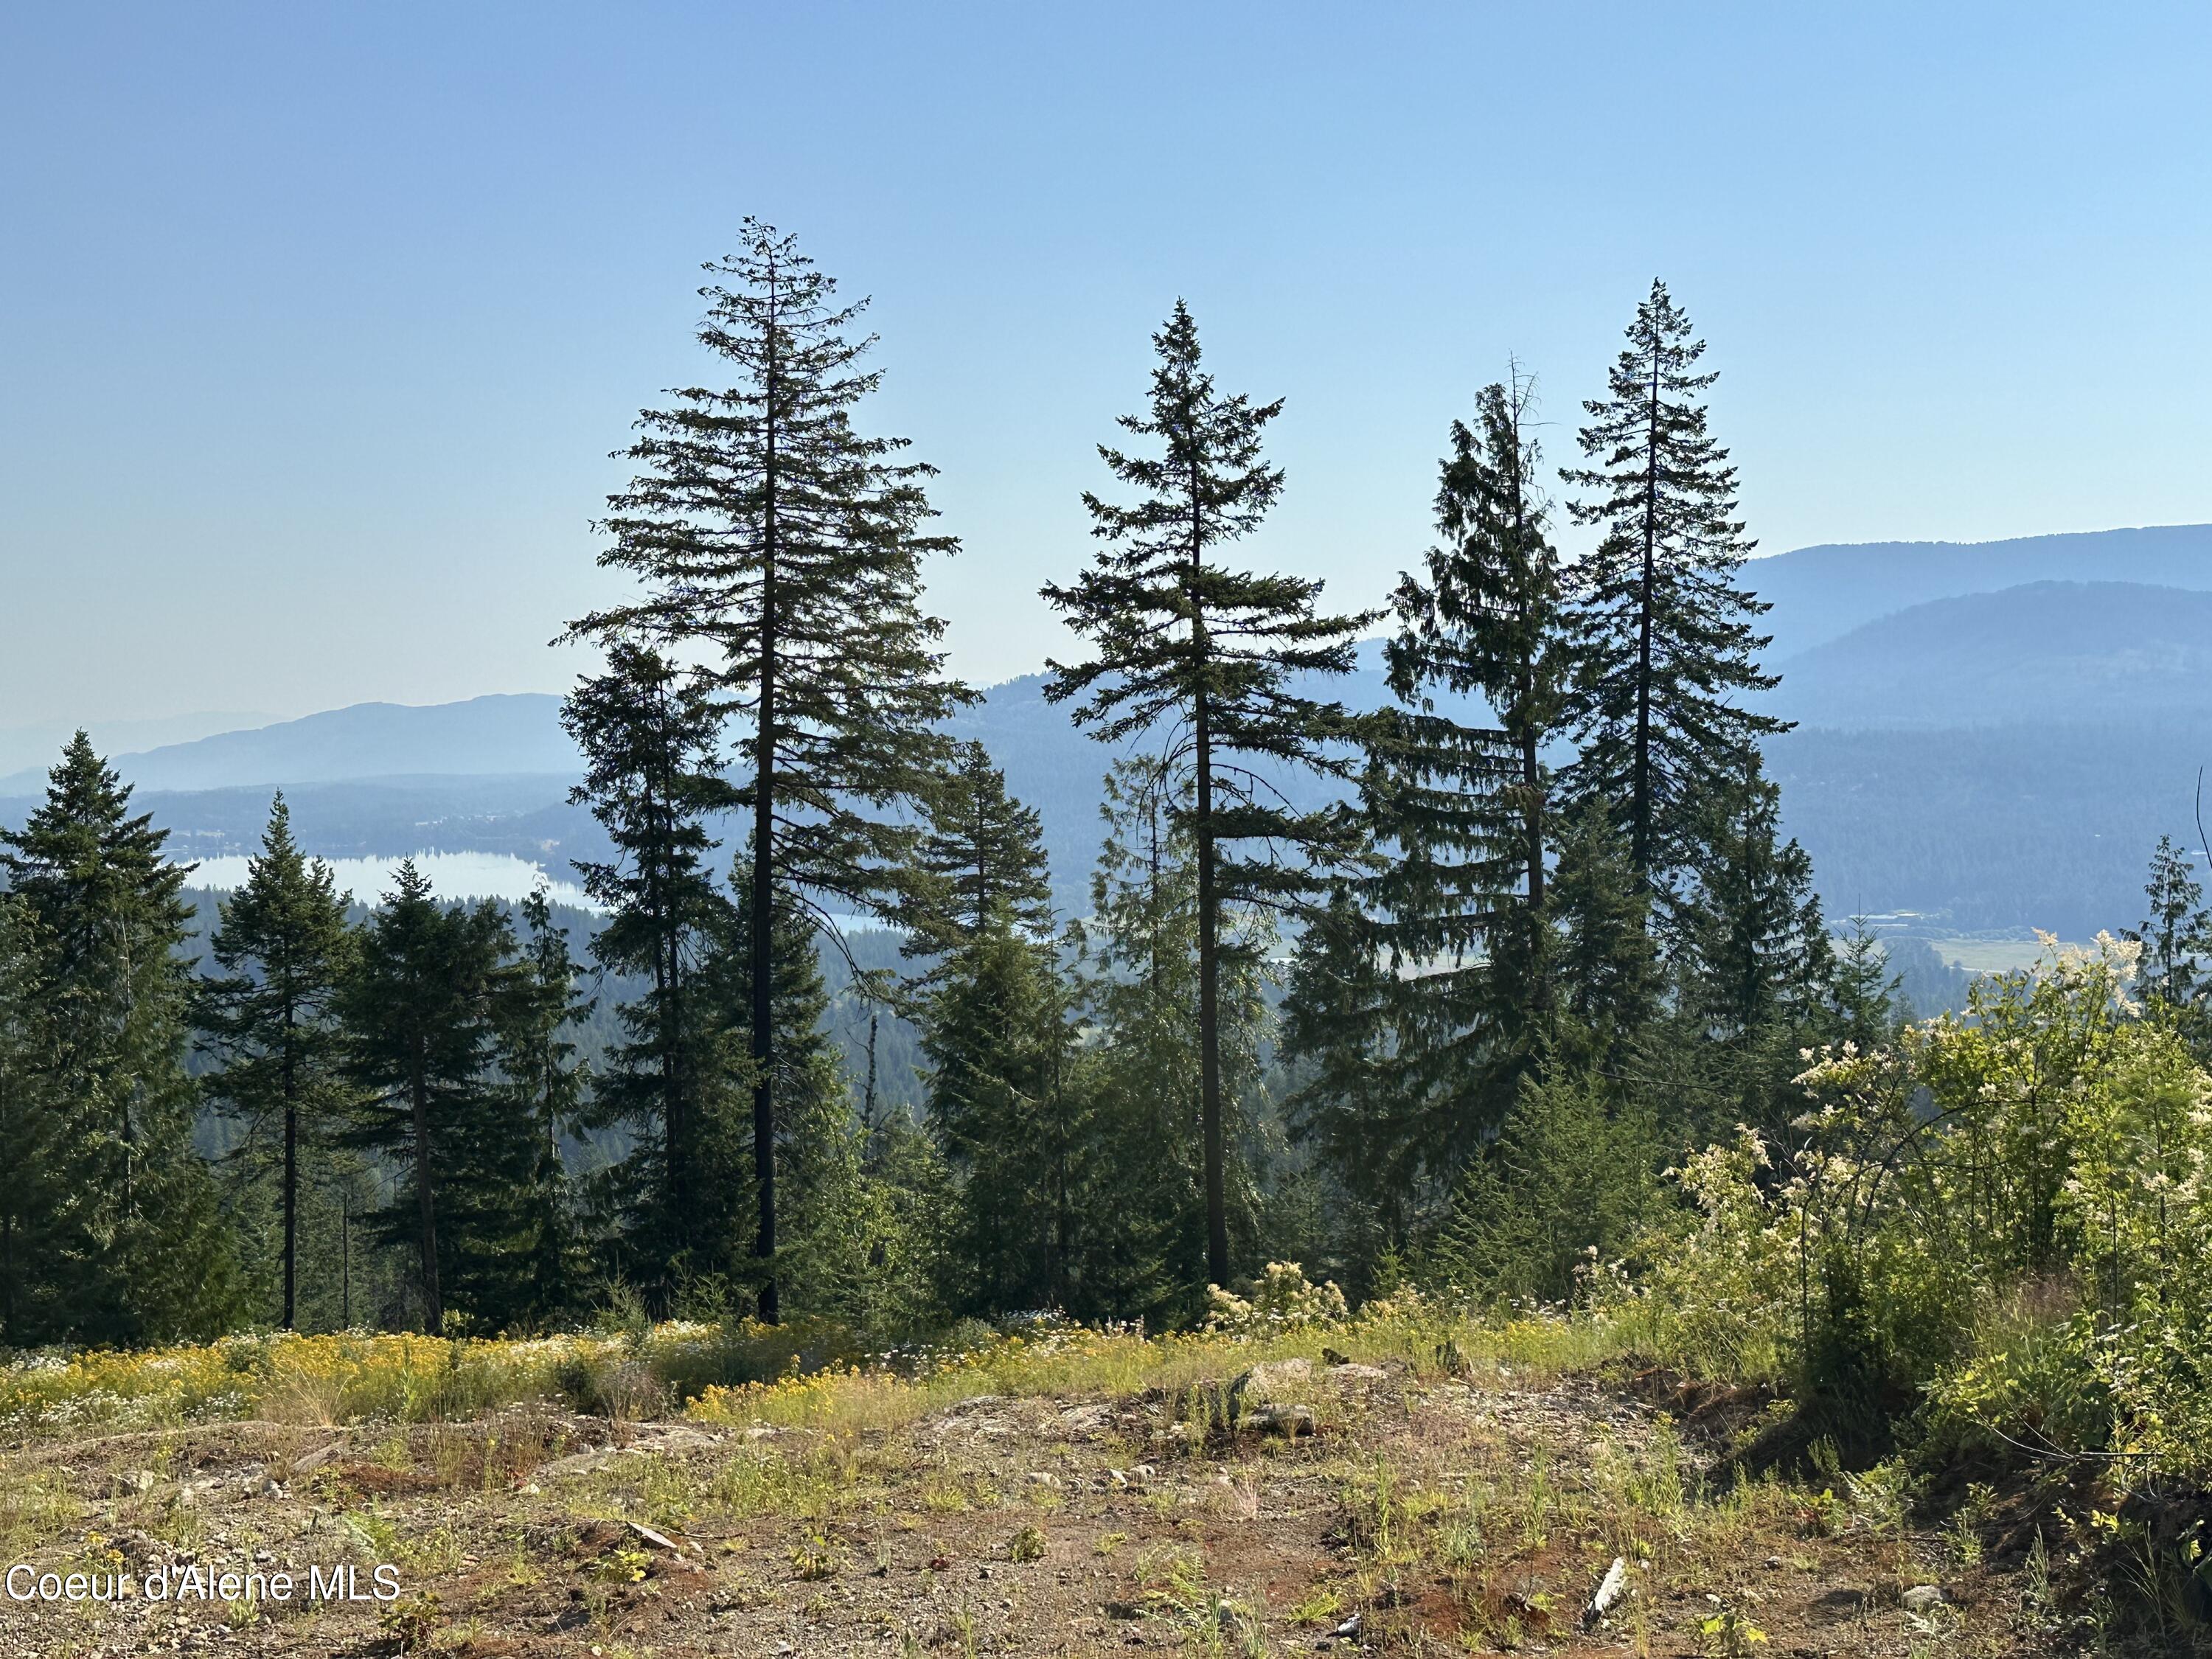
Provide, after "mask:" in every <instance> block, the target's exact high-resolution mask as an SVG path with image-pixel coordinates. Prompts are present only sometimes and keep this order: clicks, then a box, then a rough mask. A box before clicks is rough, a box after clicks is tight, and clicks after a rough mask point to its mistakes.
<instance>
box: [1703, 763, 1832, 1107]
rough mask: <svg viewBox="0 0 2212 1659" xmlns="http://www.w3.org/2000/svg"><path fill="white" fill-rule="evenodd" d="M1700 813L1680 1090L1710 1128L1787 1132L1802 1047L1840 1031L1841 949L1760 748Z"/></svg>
mask: <svg viewBox="0 0 2212 1659" xmlns="http://www.w3.org/2000/svg"><path fill="white" fill-rule="evenodd" d="M1701 817H1702V822H1701V823H1700V825H1699V832H1698V833H1699V845H1700V846H1701V847H1703V848H1704V849H1705V851H1704V853H1703V854H1702V859H1703V862H1702V863H1701V865H1700V867H1699V874H1698V880H1697V883H1696V884H1695V886H1694V887H1693V888H1692V890H1691V891H1690V893H1689V895H1688V896H1687V897H1686V899H1685V900H1684V901H1682V902H1680V903H1678V904H1677V905H1675V906H1674V910H1673V914H1672V915H1671V917H1670V919H1669V930H1670V931H1671V932H1672V933H1673V934H1674V941H1675V943H1674V968H1675V974H1676V979H1677V981H1678V988H1677V990H1676V993H1675V999H1674V1000H1675V1008H1676V1012H1677V1016H1678V1018H1679V1021H1680V1025H1681V1026H1682V1028H1683V1030H1682V1033H1681V1038H1680V1042H1679V1043H1678V1045H1677V1047H1676V1049H1675V1052H1674V1054H1673V1055H1672V1056H1671V1057H1670V1059H1671V1064H1672V1066H1674V1068H1676V1069H1677V1072H1678V1074H1679V1077H1680V1082H1681V1084H1682V1085H1683V1086H1681V1087H1680V1088H1679V1089H1677V1090H1675V1091H1674V1093H1675V1094H1676V1095H1677V1097H1679V1098H1681V1099H1684V1100H1687V1101H1691V1102H1693V1103H1701V1106H1702V1120H1701V1121H1700V1122H1699V1124H1698V1126H1697V1127H1699V1128H1701V1129H1702V1130H1703V1131H1704V1132H1705V1133H1709V1134H1722V1133H1727V1131H1728V1129H1729V1127H1730V1126H1731V1125H1733V1124H1735V1123H1738V1122H1746V1123H1749V1124H1751V1125H1753V1127H1757V1128H1760V1129H1762V1130H1765V1131H1768V1132H1770V1133H1771V1132H1778V1131H1779V1130H1780V1128H1781V1127H1782V1126H1784V1124H1787V1123H1788V1122H1790V1121H1791V1120H1793V1119H1795V1118H1796V1116H1797V1115H1798V1106H1797V1101H1796V1096H1795V1094H1794V1092H1793V1091H1791V1089H1790V1079H1792V1078H1793V1077H1795V1076H1796V1073H1798V1071H1799V1070H1800V1069H1801V1068H1802V1065H1803V1060H1802V1052H1803V1050H1804V1049H1805V1048H1808V1047H1809V1046H1811V1045H1813V1044H1814V1043H1817V1042H1826V1041H1828V1040H1829V1039H1830V1038H1831V1037H1832V1036H1835V1035H1837V1033H1836V1029H1835V1028H1836V1024H1837V1019H1836V1005H1837V994H1836V987H1835V954H1834V950H1833V947H1832V945H1831V944H1830V942H1829V939H1828V930H1827V925H1826V921H1824V920H1823V919H1822V916H1821V914H1820V900H1819V898H1818V897H1816V896H1814V892H1813V866H1812V860H1810V859H1808V858H1807V857H1806V856H1805V853H1804V849H1803V848H1801V847H1799V846H1798V844H1797V843H1796V842H1795V841H1788V842H1785V841H1784V840H1783V839H1782V838H1781V792H1780V791H1779V790H1778V789H1777V788H1776V787H1774V785H1773V784H1772V783H1771V782H1770V781H1767V779H1766V778H1765V777H1764V776H1763V775H1761V774H1760V772H1759V764H1758V757H1757V756H1756V755H1755V754H1754V755H1752V756H1749V757H1747V758H1746V761H1745V763H1744V770H1743V774H1742V775H1741V777H1740V778H1739V779H1738V780H1737V781H1736V782H1735V787H1733V788H1730V789H1728V790H1727V791H1725V792H1724V793H1722V794H1721V795H1719V796H1718V797H1717V799H1713V800H1711V801H1710V802H1708V803H1707V804H1706V805H1705V811H1704V812H1703V813H1702V815H1701Z"/></svg>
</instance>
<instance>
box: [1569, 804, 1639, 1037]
mask: <svg viewBox="0 0 2212 1659" xmlns="http://www.w3.org/2000/svg"><path fill="white" fill-rule="evenodd" d="M1550 905H1551V909H1552V914H1553V923H1554V927H1553V945H1552V951H1553V975H1554V977H1555V981H1556V983H1557V986H1558V996H1559V1014H1560V1016H1561V1019H1560V1024H1559V1028H1558V1037H1559V1058H1560V1060H1561V1061H1562V1064H1563V1069H1568V1070H1572V1069H1577V1068H1581V1067H1586V1066H1601V1067H1602V1068H1603V1069H1605V1070H1607V1071H1608V1072H1613V1073H1617V1072H1618V1071H1619V1068H1620V1065H1621V1064H1622V1062H1623V1061H1624V1060H1626V1057H1627V1055H1628V1054H1630V1053H1631V1051H1632V1050H1633V1048H1635V1046H1636V1045H1637V1043H1638V1042H1639V1041H1640V1040H1641V1038H1642V1036H1643V1035H1644V1033H1645V1031H1646V1030H1649V1028H1650V1024H1651V1023H1652V1021H1653V1020H1655V1019H1656V1018H1657V1017H1658V1014H1659V1012H1660V1004H1661V999H1662V994H1663V993H1664V990H1665V980H1664V975H1662V972H1661V970H1660V964H1659V951H1658V947H1657V945H1656V944H1655V943H1654V942H1653V940H1652V938H1651V933H1650V910H1651V901H1650V894H1649V893H1648V892H1647V891H1646V890H1644V887H1643V886H1642V885H1641V884H1639V883H1638V880H1637V878H1636V871H1635V867H1634V866H1632V864H1631V863H1630V861H1629V854H1628V844H1627V841H1626V837H1624V836H1622V835H1621V833H1620V828H1619V826H1618V825H1616V824H1615V823H1613V815H1612V814H1611V813H1610V812H1609V811H1607V809H1606V805H1605V803H1604V802H1602V801H1596V800H1592V801H1587V802H1584V803H1583V805H1580V806H1579V807H1577V808H1576V809H1574V810H1573V811H1570V812H1569V813H1567V814H1566V815H1565V817H1564V818H1563V820H1562V835H1561V838H1560V843H1559V862H1558V864H1557V866H1555V867H1554V869H1553V876H1552V881H1551V884H1550Z"/></svg>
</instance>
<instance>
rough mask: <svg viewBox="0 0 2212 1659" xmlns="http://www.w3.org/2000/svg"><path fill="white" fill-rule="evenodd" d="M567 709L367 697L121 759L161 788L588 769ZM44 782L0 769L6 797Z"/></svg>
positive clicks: (126, 770)
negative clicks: (568, 727) (564, 717)
mask: <svg viewBox="0 0 2212 1659" xmlns="http://www.w3.org/2000/svg"><path fill="white" fill-rule="evenodd" d="M560 714H561V699H560V698H558V697H556V696H551V695H550V694H549V693H545V692H517V693H511V694H499V695H495V696H485V697H471V698H470V699H469V700H468V701H467V702H444V703H429V704H423V705H415V704H409V703H396V702H361V703H355V704H353V705H352V706H351V707H349V708H333V709H331V710H329V711H327V712H326V713H324V714H309V715H307V717H306V718H304V719H302V720H284V721H282V722H280V723H278V724H276V725H274V726H258V727H255V728H253V729H252V730H249V731H243V732H222V733H221V734H220V735H218V736H215V737H207V738H199V739H197V741H196V742H192V743H179V744H168V745H167V746H165V747H162V748H160V749H151V750H147V751H146V752H145V753H143V754H139V755H120V756H117V757H113V759H114V764H115V768H116V770H117V771H118V772H119V773H121V774H122V775H123V778H124V781H125V782H128V783H131V784H132V785H134V786H136V787H139V788H142V789H161V790H191V789H237V788H250V787H256V786H260V787H281V786H284V785H289V784H301V783H333V782H338V781H349V780H360V779H364V778H380V777H460V776H485V775H505V774H519V773H544V774H550V775H558V776H561V777H576V776H580V775H581V774H582V771H583V763H582V762H581V760H580V757H578V755H577V753H576V746H575V744H573V743H571V742H569V740H568V733H567V732H563V731H562V729H561V719H560ZM45 787H46V769H45V768H44V767H33V768H30V769H27V770H24V771H21V772H18V773H15V774H14V775H11V776H9V777H5V778H0V796H9V795H28V794H34V793H39V792H40V791H42V790H43V789H44V788H45Z"/></svg>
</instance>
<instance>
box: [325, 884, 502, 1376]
mask: <svg viewBox="0 0 2212 1659" xmlns="http://www.w3.org/2000/svg"><path fill="white" fill-rule="evenodd" d="M512 944H513V934H512V932H511V930H510V929H509V927H508V926H507V918H506V917H505V915H503V914H501V911H500V910H499V908H498V907H496V906H495V905H492V904H489V903H483V904H479V905H477V906H475V907H474V908H464V907H462V906H459V905H454V906H452V907H450V908H448V907H444V906H441V905H440V904H439V903H438V902H437V900H436V899H435V898H434V897H433V896H431V892H430V883H429V879H428V878H427V877H425V876H424V875H422V873H421V872H419V871H418V870H416V867H415V864H414V860H411V859H410V860H407V861H406V862H404V863H403V864H402V865H401V866H399V870H398V874H397V876H395V877H394V878H393V882H392V890H391V891H390V892H389V893H387V894H386V895H385V896H384V899H383V902H381V903H380V904H379V905H378V906H377V908H376V909H375V911H374V913H373V914H372V915H370V917H369V919H368V925H367V927H364V928H363V929H362V933H361V935H360V945H359V949H358V952H357V955H356V963H355V967H354V971H353V973H352V975H350V976H349V981H348V982H347V984H346V986H345V987H344V989H343V993H342V994H341V997H340V1001H339V1006H340V1012H341V1014H342V1016H343V1021H344V1025H345V1033H346V1048H347V1069H348V1073H349V1076H350V1077H351V1079H352V1080H353V1082H354V1084H355V1085H356V1087H357V1088H358V1089H359V1090H360V1091H362V1097H363V1098H362V1104H361V1108H360V1118H359V1121H358V1122H357V1124H356V1127H355V1128H354V1130H353V1132H352V1134H351V1136H350V1139H351V1140H352V1141H353V1143H354V1144H355V1145H356V1146H361V1147H362V1148H363V1149H364V1150H366V1151H368V1152H373V1153H374V1154H375V1155H377V1156H379V1157H380V1158H382V1159H384V1160H385V1161H386V1164H389V1165H390V1166H391V1167H392V1169H393V1170H395V1171H396V1172H397V1179H396V1180H395V1182H393V1185H392V1192H391V1196H390V1199H389V1200H388V1202H387V1203H386V1205H385V1206H384V1207H383V1208H382V1209H381V1210H380V1212H377V1213H376V1214H375V1215H374V1217H373V1218H371V1219H372V1221H373V1224H374V1226H375V1228H376V1231H378V1232H379V1234H380V1236H381V1238H382V1240H383V1242H384V1243H386V1244H387V1245H390V1246H392V1247H394V1248H398V1249H406V1250H408V1251H410V1253H411V1254H412V1255H414V1257H415V1262H416V1284H415V1287H414V1288H415V1292H416V1297H417V1298H418V1299H419V1302H420V1305H421V1310H422V1321H423V1327H424V1328H425V1329H426V1330H428V1331H431V1332H434V1333H435V1332H437V1331H440V1330H442V1329H443V1328H445V1326H446V1323H447V1311H448V1310H449V1308H450V1309H451V1310H453V1312H454V1313H455V1314H457V1315H459V1316H463V1317H466V1318H470V1319H473V1320H477V1321H481V1322H487V1323H489V1324H491V1325H494V1326H497V1325H500V1324H503V1323H505V1322H507V1320H508V1319H510V1318H512V1317H513V1316H514V1315H515V1313H516V1312H518V1311H519V1310H520V1303H521V1282H520V1281H521V1272H522V1267H521V1264H520V1262H519V1261H518V1260H517V1253H516V1245H517V1243H518V1241H519V1239H520V1237H521V1234H522V1231H523V1226H524V1222H523V1218H521V1217H520V1216H519V1215H518V1214H517V1209H518V1199H519V1195H520V1194H521V1193H522V1191H523V1190H524V1188H525V1182H526V1171H527V1170H528V1167H529V1162H530V1159H531V1157H532V1151H533V1149H534V1146H535V1142H536V1138H535V1134H534V1133H533V1131H534V1128H535V1126H534V1125H533V1124H532V1122H531V1121H529V1119H528V1117H527V1116H526V1115H525V1114H524V1113H523V1112H522V1111H521V1110H520V1109H519V1108H518V1104H517V1103H516V1101H515V1100H514V1097H513V1094H512V1092H511V1091H506V1090H502V1089H501V1088H500V1087H499V1086H498V1082H497V1079H496V1078H495V1075H494V1073H493V1070H492V1063H493V1060H494V1058H495V1054H496V1024H495V1011H496V1009H497V1006H498V1003H499V1000H500V997H501V991H502V988H503V975H504V970H505V961H506V958H507V956H508V955H509V954H510V951H511V948H512Z"/></svg>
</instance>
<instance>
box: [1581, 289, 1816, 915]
mask: <svg viewBox="0 0 2212 1659" xmlns="http://www.w3.org/2000/svg"><path fill="white" fill-rule="evenodd" d="M1704 355H1705V342H1704V341H1702V340H1699V339H1696V338H1694V337H1692V333H1691V329H1690V319H1688V317H1686V315H1684V314H1683V313H1682V310H1681V308H1680V307H1678V306H1677V305H1675V303H1674V300H1673V298H1672V297H1671V296H1670V295H1668V292H1667V286H1666V284H1665V283H1656V282H1655V283H1652V284H1651V292H1650V295H1648V296H1647V297H1646V298H1645V299H1644V302H1643V303H1642V304H1641V305H1639V306H1638V307H1637V308H1636V319H1635V320H1634V321H1633V322H1632V323H1631V324H1630V325H1629V327H1628V344H1627V345H1626V348H1625V349H1623V350H1622V351H1621V353H1620V356H1619V357H1618V358H1616V359H1615V360H1614V362H1613V369H1612V372H1611V373H1610V374H1609V375H1608V376H1607V396H1606V397H1604V398H1600V399H1595V400H1593V401H1591V402H1589V403H1588V404H1585V405H1584V407H1585V408H1586V409H1587V410H1589V416H1590V424H1589V425H1588V426H1586V427H1584V428H1583V429H1582V433H1581V442H1582V449H1583V456H1584V457H1585V459H1586V460H1587V462H1588V465H1585V466H1583V468H1581V469H1579V470H1575V471H1568V472H1566V473H1565V474H1564V475H1563V476H1564V477H1565V479H1566V481H1567V483H1570V484H1573V485H1576V486H1578V487H1580V488H1582V489H1587V490H1589V491H1590V492H1592V493H1591V495H1589V498H1588V499H1586V500H1584V501H1577V502H1574V503H1572V504H1571V505H1570V507H1569V509H1568V510H1569V511H1570V512H1571V513H1572V514H1573V516H1574V518H1575V520H1576V521H1577V523H1580V524H1585V525H1595V526H1600V527H1601V529H1602V531H1603V534H1602V536H1601V539H1600V540H1599V542H1598V544H1597V547H1596V549H1595V550H1594V551H1593V552H1591V553H1590V554H1589V556H1586V557H1584V558H1583V560H1582V561H1581V562H1579V563H1578V564H1577V566H1576V567H1575V572H1574V574H1575V577H1576V586H1577V600H1578V603H1579V610H1580V635H1581V638H1580V651H1579V653H1578V654H1579V660H1578V663H1577V672H1576V676H1575V684H1574V696H1573V701H1572V705H1571V711H1570V712H1571V718H1572V721H1573V725H1574V727H1575V731H1576V736H1577V739H1578V740H1579V743H1580V745H1581V749H1580V754H1579V757H1578V758H1577V761H1576V763H1575V766H1574V769H1573V773H1572V779H1571V781H1572V784H1573V787H1574V792H1575V794H1576V796H1577V799H1584V800H1589V799H1599V800H1604V801H1607V802H1608V803H1610V804H1612V805H1613V808H1614V810H1615V811H1617V812H1618V813H1619V815H1620V821H1621V824H1622V828H1623V829H1625V830H1626V834H1627V838H1628V857H1629V861H1630V863H1631V864H1632V866H1633V867H1634V868H1635V871H1636V872H1637V875H1638V878H1639V879H1640V880H1642V881H1644V883H1645V884H1659V883H1663V882H1664V880H1665V879H1666V878H1668V877H1669V876H1671V875H1672V874H1673V873H1674V872H1676V871H1678V870H1680V869H1682V868H1684V867H1686V866H1688V865H1690V864H1692V863H1693V862H1694V861H1695V858H1696V848H1697V833H1698V823H1699V820H1698V808H1699V803H1700V802H1701V801H1702V800H1704V799H1705V798H1707V797H1708V796H1709V795H1710V794H1711V793H1712V792H1714V791H1715V790H1716V789H1727V788H1729V787H1733V784H1734V781H1735V779H1736V777H1737V776H1738V775H1739V774H1740V772H1741V766H1742V757H1743V756H1744V754H1745V752H1746V751H1747V750H1749V749H1751V748H1753V747H1754V746H1755V745H1756V744H1757V742H1758V740H1759V738H1761V737H1763V736H1765V735H1767V734H1769V733H1771V732H1781V731H1784V730H1787V729H1788V727H1787V724H1786V723H1785V722H1783V721H1779V720H1774V719H1771V717H1769V716H1766V715H1763V714H1755V713H1753V712H1752V711H1751V710H1749V709H1747V708H1745V707H1744V705H1743V699H1744V698H1745V696H1747V694H1750V693H1753V692H1759V691H1765V690H1771V689H1772V687H1773V686H1774V685H1775V684H1777V681H1776V679H1775V678H1774V677H1773V676H1772V675H1770V674H1765V673H1762V672H1761V671H1760V670H1759V662H1758V658H1759V653H1760V652H1761V651H1763V650H1764V649H1765V647H1766V646H1767V644H1768V641H1767V640H1766V638H1765V636H1763V635H1759V634H1757V633H1755V632H1754V631H1753V623H1754V621H1755V620H1756V619H1757V618H1758V617H1759V616H1761V615H1763V614H1764V613H1765V611H1766V609H1767V607H1766V605H1765V604H1764V603H1762V602H1761V601H1759V599H1754V598H1753V596H1752V595H1750V594H1749V593H1747V592H1744V591H1743V590H1742V589H1741V588H1739V587H1738V586H1735V574H1736V572H1737V570H1738V568H1739V567H1741V564H1742V563H1743V561H1744V559H1745V557H1746V556H1747V555H1748V554H1749V553H1750V551H1751V550H1752V547H1753V543H1751V542H1750V541H1749V540H1747V538H1745V536H1744V533H1743V531H1744V526H1743V524H1742V522H1741V520H1739V519H1737V517H1736V516H1735V513H1736V495H1735V491H1736V475H1735V468H1734V467H1733V466H1731V465H1729V458H1728V451H1726V450H1725V449H1723V448H1722V447H1720V446H1719V445H1718V444H1717V443H1716V442H1715V441H1713V438H1712V435H1711V432H1710V431H1709V430H1708V429H1707V424H1706V411H1705V404H1704V402H1703V397H1704V394H1705V392H1706V390H1707V389H1708V388H1709V387H1711V385H1712V384H1713V381H1714V380H1715V379H1716V378H1717V376H1716V375H1714V374H1711V373H1710V372H1707V373H1704V374H1700V373H1699V372H1698V371H1697V363H1698V360H1699V358H1700V357H1702V356H1704Z"/></svg>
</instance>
